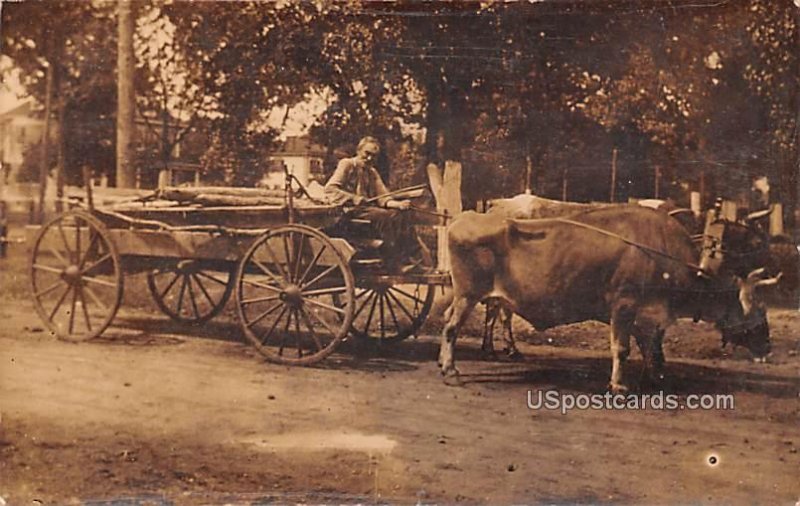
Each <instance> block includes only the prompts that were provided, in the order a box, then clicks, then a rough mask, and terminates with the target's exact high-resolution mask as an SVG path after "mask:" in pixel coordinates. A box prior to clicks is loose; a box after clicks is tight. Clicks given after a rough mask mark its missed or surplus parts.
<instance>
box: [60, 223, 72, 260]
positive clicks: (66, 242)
mask: <svg viewBox="0 0 800 506" xmlns="http://www.w3.org/2000/svg"><path fill="white" fill-rule="evenodd" d="M58 233H59V234H60V235H61V242H62V243H63V244H64V249H65V250H67V253H69V263H72V262H73V260H74V259H75V255H74V254H73V253H72V248H70V247H69V240H67V234H66V232H64V225H63V223H61V222H59V223H58Z"/></svg>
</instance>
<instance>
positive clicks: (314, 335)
mask: <svg viewBox="0 0 800 506" xmlns="http://www.w3.org/2000/svg"><path fill="white" fill-rule="evenodd" d="M300 314H301V315H302V316H303V324H304V325H305V326H306V327H308V332H309V333H310V335H311V339H313V340H314V344H315V345H316V346H317V350H322V349H324V348H325V347H324V346H323V345H322V341H320V340H319V336H317V332H316V331H315V330H314V324H313V323H311V320H310V319H309V318H308V313H307V312H306V310H305V309H303V308H300Z"/></svg>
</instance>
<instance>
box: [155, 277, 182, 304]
mask: <svg viewBox="0 0 800 506" xmlns="http://www.w3.org/2000/svg"><path fill="white" fill-rule="evenodd" d="M165 274H174V276H173V277H172V280H171V281H170V282H169V283H167V287H166V288H164V290H163V291H162V292H161V294H160V295H159V296H160V297H161V298H162V299H163V298H164V297H166V296H167V294H168V293H169V291H170V290H171V289H172V287H173V286H175V283H177V282H178V280H179V279H180V277H181V275H180V274H178V273H177V272H169V273H165Z"/></svg>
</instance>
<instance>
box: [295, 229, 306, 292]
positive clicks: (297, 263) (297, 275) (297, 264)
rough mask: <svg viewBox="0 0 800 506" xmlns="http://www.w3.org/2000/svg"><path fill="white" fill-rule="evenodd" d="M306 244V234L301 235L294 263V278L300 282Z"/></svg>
mask: <svg viewBox="0 0 800 506" xmlns="http://www.w3.org/2000/svg"><path fill="white" fill-rule="evenodd" d="M305 244H306V236H305V235H301V236H300V244H299V245H298V246H297V257H296V258H295V263H294V278H293V279H294V280H295V281H296V282H297V283H299V282H300V267H301V266H302V264H303V246H305Z"/></svg>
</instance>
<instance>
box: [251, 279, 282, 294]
mask: <svg viewBox="0 0 800 506" xmlns="http://www.w3.org/2000/svg"><path fill="white" fill-rule="evenodd" d="M242 282H243V283H245V284H247V285H250V286H255V287H258V288H263V289H265V290H272V291H273V292H279V293H280V292H282V291H283V290H282V289H281V288H280V287H278V286H274V285H267V284H264V283H259V282H258V281H253V280H251V279H246V280H244V281H242Z"/></svg>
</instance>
